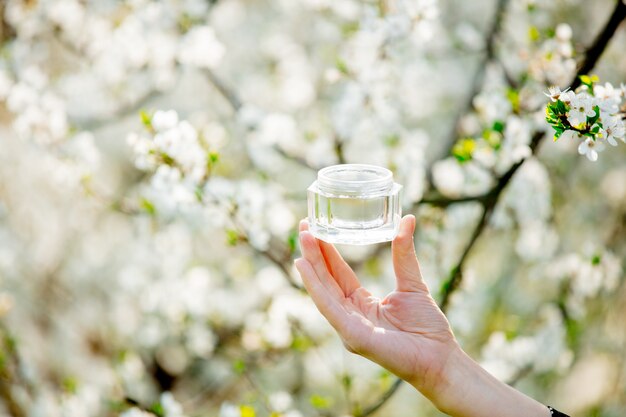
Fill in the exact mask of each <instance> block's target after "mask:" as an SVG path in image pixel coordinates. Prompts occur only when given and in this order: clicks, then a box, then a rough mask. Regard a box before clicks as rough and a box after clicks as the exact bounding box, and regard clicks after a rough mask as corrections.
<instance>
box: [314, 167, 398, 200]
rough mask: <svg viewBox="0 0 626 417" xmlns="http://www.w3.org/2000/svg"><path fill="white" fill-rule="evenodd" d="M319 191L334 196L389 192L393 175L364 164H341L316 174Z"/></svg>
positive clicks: (380, 168)
mask: <svg viewBox="0 0 626 417" xmlns="http://www.w3.org/2000/svg"><path fill="white" fill-rule="evenodd" d="M317 182H318V185H319V187H320V189H321V190H323V191H326V192H330V193H335V194H350V195H355V194H369V193H378V192H386V191H389V190H390V189H391V188H392V187H393V174H392V172H391V171H390V170H388V169H387V168H383V167H379V166H375V165H366V164H341V165H333V166H329V167H326V168H323V169H321V170H320V171H319V172H318V173H317Z"/></svg>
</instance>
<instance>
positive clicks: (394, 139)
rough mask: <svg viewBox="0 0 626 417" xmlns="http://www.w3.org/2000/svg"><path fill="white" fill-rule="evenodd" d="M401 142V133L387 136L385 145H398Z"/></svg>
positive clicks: (391, 146)
mask: <svg viewBox="0 0 626 417" xmlns="http://www.w3.org/2000/svg"><path fill="white" fill-rule="evenodd" d="M399 143H400V135H398V134H393V135H389V136H387V137H386V138H385V145H387V146H388V147H390V148H393V147H396V146H398V144H399Z"/></svg>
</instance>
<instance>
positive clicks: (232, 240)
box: [226, 229, 241, 246]
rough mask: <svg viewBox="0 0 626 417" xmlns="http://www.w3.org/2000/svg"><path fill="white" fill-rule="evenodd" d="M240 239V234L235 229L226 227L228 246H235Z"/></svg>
mask: <svg viewBox="0 0 626 417" xmlns="http://www.w3.org/2000/svg"><path fill="white" fill-rule="evenodd" d="M240 240H241V235H240V234H239V232H238V231H236V230H235V229H226V242H227V243H228V244H229V245H230V246H235V245H237V243H239V241H240Z"/></svg>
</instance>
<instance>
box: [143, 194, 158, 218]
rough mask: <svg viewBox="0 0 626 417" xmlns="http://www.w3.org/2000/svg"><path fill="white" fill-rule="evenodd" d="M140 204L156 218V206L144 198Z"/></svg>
mask: <svg viewBox="0 0 626 417" xmlns="http://www.w3.org/2000/svg"><path fill="white" fill-rule="evenodd" d="M139 204H140V206H141V208H142V209H143V210H144V211H145V212H146V213H148V214H149V215H151V216H154V215H155V214H156V207H154V204H152V202H151V201H150V200H148V199H147V198H142V199H141V201H140V203H139Z"/></svg>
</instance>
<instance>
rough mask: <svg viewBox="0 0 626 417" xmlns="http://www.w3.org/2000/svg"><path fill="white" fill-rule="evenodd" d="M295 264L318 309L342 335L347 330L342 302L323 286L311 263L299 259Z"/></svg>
mask: <svg viewBox="0 0 626 417" xmlns="http://www.w3.org/2000/svg"><path fill="white" fill-rule="evenodd" d="M294 264H295V266H296V269H297V270H298V272H299V273H300V276H301V277H302V282H303V283H304V286H305V288H306V290H307V292H308V293H309V295H310V296H311V298H312V299H313V302H314V303H315V305H316V306H317V309H318V310H319V311H320V313H322V315H323V316H324V317H326V320H328V322H329V323H330V324H331V326H333V327H334V328H335V330H337V331H338V332H340V333H341V331H342V330H343V329H344V328H345V322H346V321H347V314H346V310H345V309H344V308H343V306H342V305H341V302H340V301H339V300H338V298H337V295H336V294H334V295H333V294H332V292H330V291H328V289H327V288H326V286H325V285H324V284H322V281H321V280H320V278H319V277H318V276H317V274H316V273H315V269H314V268H313V266H312V265H311V263H310V262H309V261H307V260H306V259H303V258H298V259H296V261H295V262H294Z"/></svg>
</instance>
